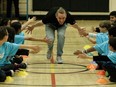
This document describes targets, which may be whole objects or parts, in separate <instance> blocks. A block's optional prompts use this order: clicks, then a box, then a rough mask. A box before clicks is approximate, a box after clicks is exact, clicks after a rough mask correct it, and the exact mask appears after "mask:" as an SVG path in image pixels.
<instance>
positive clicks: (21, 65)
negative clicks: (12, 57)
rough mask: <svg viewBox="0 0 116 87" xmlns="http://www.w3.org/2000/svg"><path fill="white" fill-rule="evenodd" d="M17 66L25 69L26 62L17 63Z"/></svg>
mask: <svg viewBox="0 0 116 87" xmlns="http://www.w3.org/2000/svg"><path fill="white" fill-rule="evenodd" d="M19 68H22V69H26V68H27V63H21V64H19Z"/></svg>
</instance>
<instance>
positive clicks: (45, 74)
mask: <svg viewBox="0 0 116 87" xmlns="http://www.w3.org/2000/svg"><path fill="white" fill-rule="evenodd" d="M99 22H100V20H99V21H93V20H92V21H89V20H86V21H85V20H80V21H78V24H79V26H82V27H86V29H87V31H91V27H92V26H98V24H99ZM44 31H45V30H44V27H37V28H36V29H34V31H33V34H32V36H33V37H36V38H43V37H44V36H45V32H44ZM56 33H57V32H56ZM26 35H27V34H26ZM27 36H30V35H27ZM65 36H66V38H65V45H64V54H63V56H62V58H63V61H64V63H63V64H56V63H55V60H56V48H57V44H56V42H57V39H55V43H54V50H53V57H52V60H51V61H49V60H47V58H46V52H47V44H46V43H43V42H32V41H25V44H36V45H39V46H40V47H42V50H41V51H40V52H39V53H37V54H30V55H29V57H28V58H24V59H25V60H24V61H25V62H27V63H28V68H27V69H26V70H24V71H23V70H22V73H21V71H20V74H17V73H15V76H14V77H12V78H10V80H8V81H6V82H5V83H0V86H1V87H116V84H115V83H111V82H107V83H106V84H102V83H99V82H97V81H98V80H99V79H100V78H101V77H102V76H99V75H97V72H98V71H97V70H91V71H90V70H87V68H86V66H87V65H88V64H90V62H92V60H86V59H85V60H84V59H80V58H77V57H76V56H75V55H73V52H74V51H75V50H77V49H83V47H84V46H85V45H90V46H92V45H93V44H91V43H90V42H89V41H88V40H87V39H86V38H84V37H80V36H79V34H78V32H77V30H76V29H73V28H72V27H70V26H69V27H68V28H67V31H66V35H65ZM56 38H57V36H56ZM93 54H94V53H93ZM95 54H96V53H95ZM106 79H107V78H106Z"/></svg>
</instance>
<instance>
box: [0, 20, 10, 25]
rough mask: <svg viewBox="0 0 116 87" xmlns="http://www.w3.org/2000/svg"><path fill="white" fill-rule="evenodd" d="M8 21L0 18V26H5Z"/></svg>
mask: <svg viewBox="0 0 116 87" xmlns="http://www.w3.org/2000/svg"><path fill="white" fill-rule="evenodd" d="M9 20H10V19H8V18H1V19H0V26H7V25H8V22H9Z"/></svg>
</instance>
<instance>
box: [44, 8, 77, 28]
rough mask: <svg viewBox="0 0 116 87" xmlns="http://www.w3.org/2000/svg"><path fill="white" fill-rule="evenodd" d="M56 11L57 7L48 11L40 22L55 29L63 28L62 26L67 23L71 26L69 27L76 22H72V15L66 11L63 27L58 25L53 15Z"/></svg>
mask: <svg viewBox="0 0 116 87" xmlns="http://www.w3.org/2000/svg"><path fill="white" fill-rule="evenodd" d="M58 9H59V7H54V8H52V9H51V10H49V12H48V13H47V14H46V15H45V17H44V18H43V19H42V22H43V23H44V24H51V25H53V26H55V27H56V29H58V28H59V27H61V26H63V25H64V24H67V23H69V24H71V25H73V24H75V23H76V21H75V20H74V18H73V17H72V15H71V14H70V13H69V12H68V11H66V14H67V18H66V20H65V22H64V24H63V25H60V24H59V23H58V21H57V19H56V17H55V13H56V11H57V10H58Z"/></svg>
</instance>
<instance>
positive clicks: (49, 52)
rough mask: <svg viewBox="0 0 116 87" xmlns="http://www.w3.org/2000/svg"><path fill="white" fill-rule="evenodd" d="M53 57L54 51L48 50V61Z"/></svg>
mask: <svg viewBox="0 0 116 87" xmlns="http://www.w3.org/2000/svg"><path fill="white" fill-rule="evenodd" d="M51 57H52V51H51V50H48V52H47V59H51Z"/></svg>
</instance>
